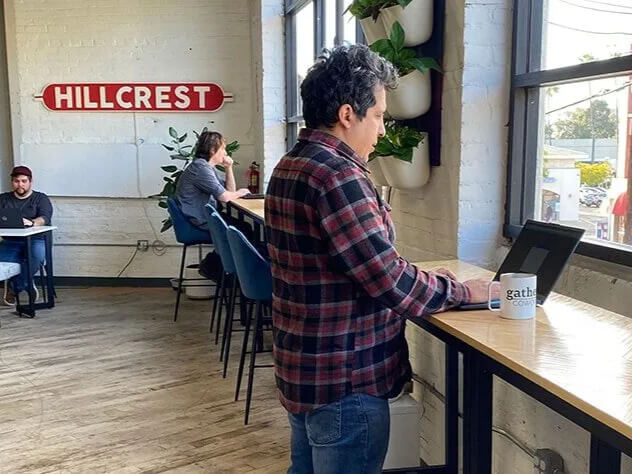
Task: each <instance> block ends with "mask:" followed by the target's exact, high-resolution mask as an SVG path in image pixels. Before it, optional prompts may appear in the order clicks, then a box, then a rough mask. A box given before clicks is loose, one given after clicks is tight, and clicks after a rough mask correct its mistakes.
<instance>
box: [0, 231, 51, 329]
mask: <svg viewBox="0 0 632 474" xmlns="http://www.w3.org/2000/svg"><path fill="white" fill-rule="evenodd" d="M56 229H57V227H55V226H52V225H44V226H36V227H27V228H25V229H0V237H12V238H23V239H25V240H26V245H25V254H26V262H27V265H26V269H27V272H26V279H27V281H28V282H30V283H32V282H33V273H34V272H33V268H31V239H32V237H33V236H35V235H39V234H44V243H45V246H46V266H45V267H46V292H45V293H46V294H45V298H44V301H43V302H42V303H35V301H34V300H33V294H32V292H31V291H27V294H28V295H29V304H28V305H27V306H24V305H20V304H17V305H16V309H17V311H18V314H20V316H21V315H22V313H24V314H26V315H27V316H29V317H31V318H32V317H34V316H35V310H37V309H49V308H53V307H54V306H55V298H54V295H55V286H54V282H53V279H54V276H53V231H54V230H56Z"/></svg>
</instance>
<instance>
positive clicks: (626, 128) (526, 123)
mask: <svg viewBox="0 0 632 474" xmlns="http://www.w3.org/2000/svg"><path fill="white" fill-rule="evenodd" d="M513 27H514V30H513V31H514V38H513V63H512V80H511V127H510V130H511V132H510V133H511V135H510V145H509V168H508V177H507V179H508V183H507V190H508V194H507V206H506V216H505V235H507V236H509V237H515V236H516V235H517V234H518V233H519V231H520V229H521V227H522V224H523V223H524V221H525V220H526V219H536V220H541V221H547V222H555V223H560V224H564V225H570V226H574V227H582V228H584V229H585V230H586V232H585V234H584V239H583V241H582V243H581V244H580V246H579V248H578V253H581V254H584V255H588V256H591V257H595V258H600V259H604V260H608V261H613V262H616V263H620V264H625V265H629V266H632V205H631V204H630V202H629V201H630V199H629V196H631V195H632V87H631V84H632V3H630V2H628V1H626V0H608V2H603V1H601V0H599V1H597V0H514V25H513Z"/></svg>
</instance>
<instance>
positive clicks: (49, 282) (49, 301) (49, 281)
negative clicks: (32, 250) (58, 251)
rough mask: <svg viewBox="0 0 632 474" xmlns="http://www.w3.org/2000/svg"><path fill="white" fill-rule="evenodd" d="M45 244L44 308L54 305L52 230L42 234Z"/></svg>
mask: <svg viewBox="0 0 632 474" xmlns="http://www.w3.org/2000/svg"><path fill="white" fill-rule="evenodd" d="M44 242H45V245H46V301H45V302H44V304H45V306H46V308H54V307H55V276H54V275H53V231H52V230H49V231H48V232H46V233H45V234H44Z"/></svg>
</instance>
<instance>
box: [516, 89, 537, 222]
mask: <svg viewBox="0 0 632 474" xmlns="http://www.w3.org/2000/svg"><path fill="white" fill-rule="evenodd" d="M539 115H540V89H539V88H532V89H527V91H526V100H525V128H524V156H525V161H524V164H525V166H523V170H524V171H523V182H522V206H521V207H522V212H521V219H520V220H521V222H520V223H521V224H523V223H524V221H525V220H527V219H533V218H534V210H535V193H536V181H537V179H538V176H537V175H538V153H539V143H540V142H539V130H540V126H539Z"/></svg>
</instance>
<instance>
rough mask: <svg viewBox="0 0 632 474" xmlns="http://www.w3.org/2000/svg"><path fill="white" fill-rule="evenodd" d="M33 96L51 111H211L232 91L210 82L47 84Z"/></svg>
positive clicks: (220, 104) (218, 107)
mask: <svg viewBox="0 0 632 474" xmlns="http://www.w3.org/2000/svg"><path fill="white" fill-rule="evenodd" d="M35 99H38V100H41V101H42V102H43V104H44V106H45V107H46V108H47V109H49V110H53V111H58V110H59V111H90V112H94V111H105V112H135V111H144V112H149V111H155V112H215V111H217V110H219V109H221V108H222V106H223V105H224V103H225V102H232V101H233V95H232V94H230V93H226V92H224V89H222V87H221V86H220V85H218V84H215V83H214V82H195V83H174V84H166V83H112V84H103V83H78V84H49V85H47V86H46V87H45V88H44V90H43V91H42V93H41V94H39V95H36V96H35Z"/></svg>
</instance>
